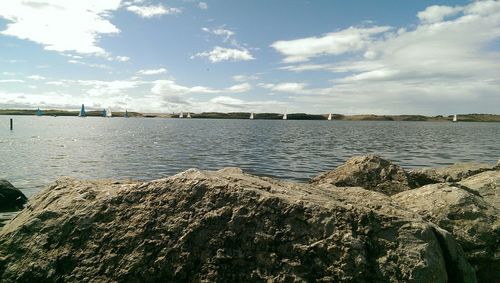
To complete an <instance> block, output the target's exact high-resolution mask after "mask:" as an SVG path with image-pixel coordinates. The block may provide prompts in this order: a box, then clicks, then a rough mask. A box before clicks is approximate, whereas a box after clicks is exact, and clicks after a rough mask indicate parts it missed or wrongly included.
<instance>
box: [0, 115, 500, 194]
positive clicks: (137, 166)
mask: <svg viewBox="0 0 500 283" xmlns="http://www.w3.org/2000/svg"><path fill="white" fill-rule="evenodd" d="M9 118H13V119H14V130H13V131H9V128H8V127H9ZM0 125H2V128H0V156H1V161H2V166H1V170H0V178H4V179H7V180H9V181H10V182H12V183H13V184H14V185H15V186H16V187H18V188H20V189H21V190H22V191H23V192H24V193H25V194H26V195H27V196H28V197H29V196H32V195H33V194H34V193H36V192H37V191H39V190H40V189H41V188H43V187H44V186H46V185H47V184H50V183H51V182H53V181H54V180H55V179H57V178H58V177H60V176H72V177H76V178H82V179H101V178H117V179H126V178H130V179H140V180H151V179H157V178H162V177H165V176H170V175H173V174H175V173H178V172H180V171H183V170H185V169H188V168H193V167H195V168H200V169H208V170H215V169H219V168H222V167H227V166H237V167H241V168H243V170H245V171H246V172H248V173H252V174H255V175H261V176H272V177H276V178H280V179H288V180H293V181H299V182H303V181H306V180H308V179H309V178H310V177H312V176H315V175H317V174H319V173H320V172H324V171H327V170H330V169H332V168H334V167H335V166H337V165H339V164H341V163H343V162H344V161H345V160H346V159H347V158H350V157H351V156H353V155H357V154H366V153H377V154H380V155H382V156H384V157H386V158H388V159H391V160H393V161H394V162H396V163H398V164H400V165H402V166H403V167H406V168H411V167H422V166H440V165H446V164H452V163H456V162H460V161H473V162H490V163H494V162H496V160H498V158H499V157H500V142H499V141H500V123H446V122H435V123H434V122H375V121H366V122H349V121H293V120H288V121H280V120H278V121H277V120H208V119H207V120H204V119H203V120H201V119H182V120H181V119H147V118H129V119H125V118H111V119H106V118H90V117H88V118H77V117H33V116H11V117H8V116H1V117H0Z"/></svg>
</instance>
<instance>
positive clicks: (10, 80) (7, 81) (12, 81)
mask: <svg viewBox="0 0 500 283" xmlns="http://www.w3.org/2000/svg"><path fill="white" fill-rule="evenodd" d="M0 83H24V81H23V80H17V79H7V80H0Z"/></svg>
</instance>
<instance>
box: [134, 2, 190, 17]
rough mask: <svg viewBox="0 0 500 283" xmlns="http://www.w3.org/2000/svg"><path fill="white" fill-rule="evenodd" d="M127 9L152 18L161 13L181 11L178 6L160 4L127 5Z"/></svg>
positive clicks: (171, 13) (169, 13)
mask: <svg viewBox="0 0 500 283" xmlns="http://www.w3.org/2000/svg"><path fill="white" fill-rule="evenodd" d="M127 10H128V11H130V12H133V13H135V14H137V15H139V16H141V17H143V18H153V17H157V16H161V15H165V14H167V15H173V14H179V13H182V11H181V10H180V9H178V8H169V7H165V6H163V5H162V4H158V5H156V6H155V5H151V6H136V5H132V6H128V7H127Z"/></svg>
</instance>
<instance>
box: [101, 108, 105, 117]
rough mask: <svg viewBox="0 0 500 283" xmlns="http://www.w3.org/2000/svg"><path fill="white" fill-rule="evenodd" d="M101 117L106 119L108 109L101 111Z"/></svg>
mask: <svg viewBox="0 0 500 283" xmlns="http://www.w3.org/2000/svg"><path fill="white" fill-rule="evenodd" d="M101 117H106V109H102V111H101Z"/></svg>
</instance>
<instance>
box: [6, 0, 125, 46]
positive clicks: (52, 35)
mask: <svg viewBox="0 0 500 283" xmlns="http://www.w3.org/2000/svg"><path fill="white" fill-rule="evenodd" d="M119 7H120V0H109V1H102V0H87V1H67V0H37V1H3V2H2V8H1V9H0V17H1V18H4V19H6V20H7V27H6V29H5V30H3V31H1V32H0V33H1V34H2V35H9V36H14V37H17V38H19V39H24V40H30V41H33V42H36V43H38V44H41V45H43V46H44V48H45V49H46V50H52V51H57V52H66V51H73V52H76V53H81V54H98V55H105V54H106V51H105V50H104V49H103V48H101V47H99V46H98V45H97V44H98V39H99V38H100V37H101V36H102V35H106V34H116V33H119V32H120V30H119V29H118V28H117V27H116V26H115V25H113V24H112V23H111V22H110V21H109V18H110V13H111V12H112V11H114V10H117V9H118V8H119Z"/></svg>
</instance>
